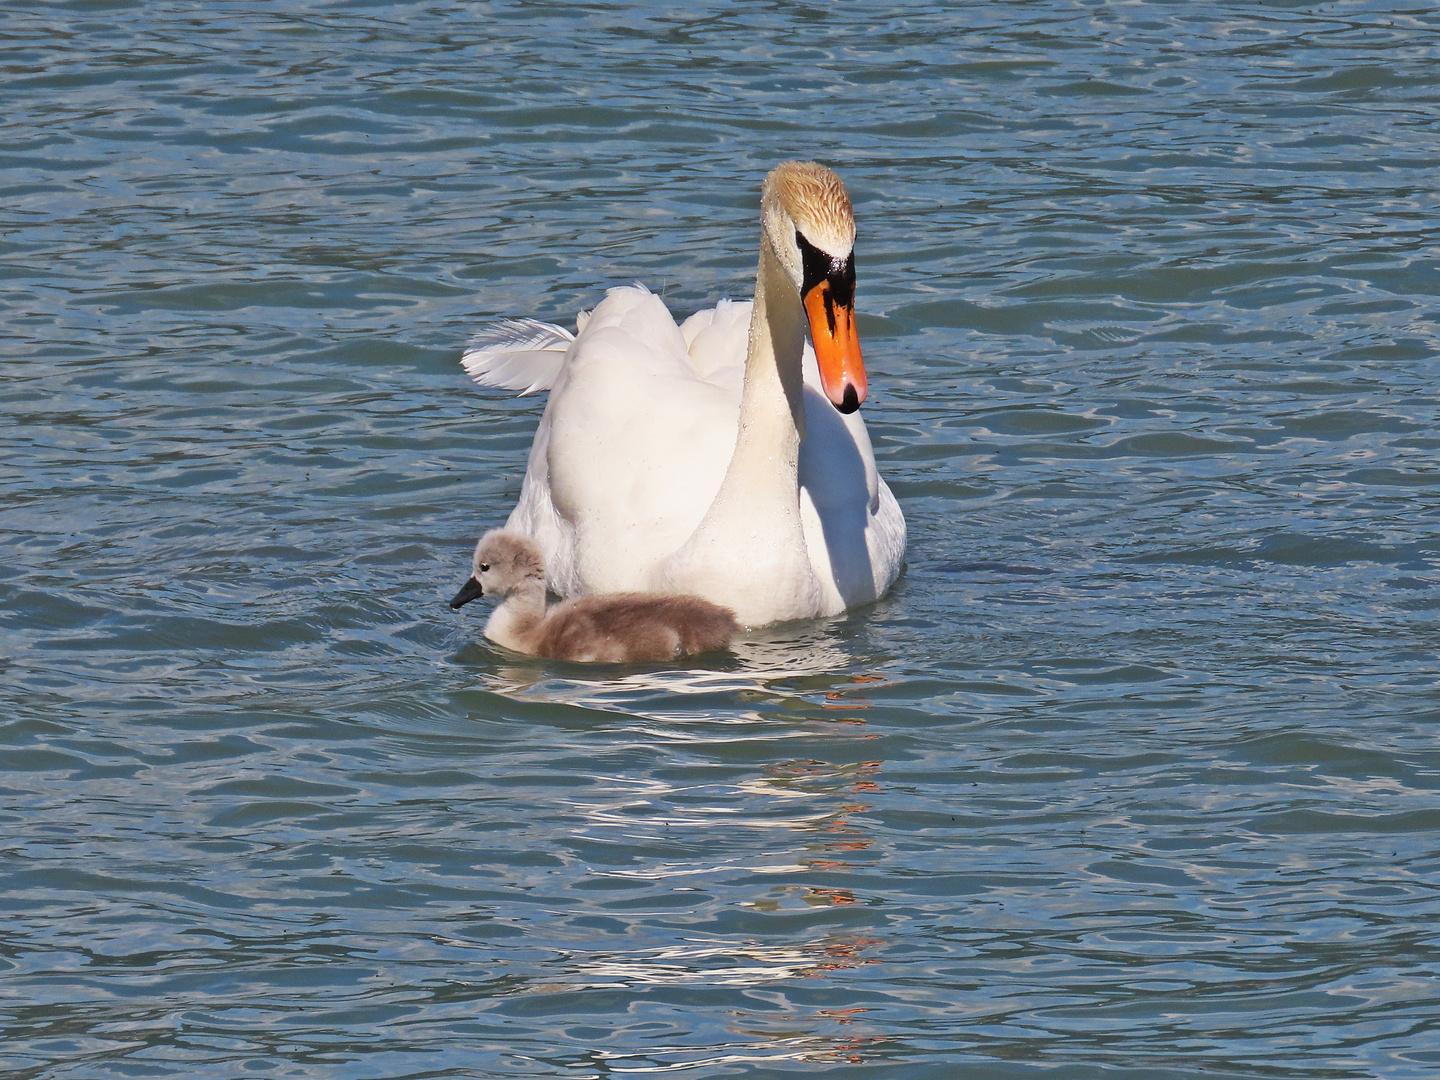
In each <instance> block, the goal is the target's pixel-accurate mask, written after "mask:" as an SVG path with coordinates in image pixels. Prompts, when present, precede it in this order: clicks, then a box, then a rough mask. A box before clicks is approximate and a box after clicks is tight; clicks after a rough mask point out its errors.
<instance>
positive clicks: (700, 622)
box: [450, 530, 740, 664]
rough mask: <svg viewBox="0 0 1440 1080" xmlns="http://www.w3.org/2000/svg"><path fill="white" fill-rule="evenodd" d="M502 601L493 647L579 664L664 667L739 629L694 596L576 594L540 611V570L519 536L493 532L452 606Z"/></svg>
mask: <svg viewBox="0 0 1440 1080" xmlns="http://www.w3.org/2000/svg"><path fill="white" fill-rule="evenodd" d="M477 596H494V597H497V598H498V599H499V600H500V601H501V603H500V606H499V607H497V608H496V609H495V611H494V613H493V614H492V615H491V616H490V618H489V620H488V621H487V622H486V624H485V636H486V637H487V638H489V639H490V640H491V641H493V642H495V643H496V644H497V645H503V646H505V648H507V649H514V650H515V651H516V652H523V653H529V654H530V655H531V656H544V657H549V658H550V659H553V660H574V661H578V662H580V663H612V664H616V663H663V662H665V661H668V660H675V659H678V658H679V657H682V656H690V655H694V654H697V653H705V652H713V651H715V650H717V649H723V648H725V647H726V646H728V645H729V644H730V642H731V640H732V639H733V638H734V637H735V635H736V634H737V633H739V631H740V626H739V624H738V623H736V621H735V616H734V614H732V613H731V612H730V611H729V610H727V609H726V608H723V607H721V606H720V605H718V604H712V603H710V601H708V600H702V599H701V598H700V597H698V596H667V595H663V594H658V593H619V594H614V595H608V596H581V597H577V598H575V599H573V600H566V601H564V602H563V603H561V604H558V605H556V606H555V607H554V608H551V609H550V610H549V611H548V612H547V611H546V610H545V564H544V562H543V560H542V558H541V555H540V552H539V550H538V549H537V548H536V546H535V545H534V543H533V542H532V541H530V540H529V539H528V538H526V537H523V536H520V535H519V534H517V533H506V532H501V531H499V530H492V531H491V532H488V533H486V534H485V535H484V536H482V537H481V538H480V543H479V544H477V545H476V547H475V557H474V562H473V564H472V566H471V574H470V579H469V580H468V581H466V582H465V585H464V586H463V587H462V588H461V590H460V591H459V592H458V593H456V594H455V598H454V599H453V600H451V601H450V606H451V607H452V608H459V607H462V606H464V605H465V604H467V603H469V602H470V601H471V600H473V599H475V597H477Z"/></svg>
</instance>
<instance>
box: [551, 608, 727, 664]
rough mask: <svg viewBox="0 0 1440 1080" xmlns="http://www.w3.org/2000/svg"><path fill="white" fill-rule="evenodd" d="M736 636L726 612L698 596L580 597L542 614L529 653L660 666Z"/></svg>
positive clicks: (720, 645) (722, 644) (710, 649)
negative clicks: (532, 648)
mask: <svg viewBox="0 0 1440 1080" xmlns="http://www.w3.org/2000/svg"><path fill="white" fill-rule="evenodd" d="M739 632H740V625H739V623H737V622H736V621H735V616H734V614H733V613H732V612H731V611H730V610H729V609H728V608H723V607H721V606H720V605H719V604H712V603H711V602H710V601H708V600H702V599H701V598H700V597H698V596H664V595H659V594H655V593H615V594H611V595H607V596H582V597H579V598H577V599H574V600H567V601H565V602H564V603H562V604H558V605H557V606H555V607H554V608H552V609H551V610H550V611H549V612H548V613H547V614H546V616H545V621H544V623H542V624H541V626H540V628H539V631H538V633H537V636H536V638H535V644H534V652H535V655H537V656H545V657H549V658H551V659H555V660H578V661H582V662H596V661H599V662H602V663H662V662H664V661H667V660H674V659H676V658H677V657H681V656H691V655H696V654H699V653H707V652H714V651H716V650H717V649H723V648H726V647H727V646H728V645H729V644H730V642H731V641H732V640H733V639H734V637H735V635H736V634H738V633H739Z"/></svg>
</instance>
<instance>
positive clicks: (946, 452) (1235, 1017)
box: [0, 0, 1440, 1080]
mask: <svg viewBox="0 0 1440 1080" xmlns="http://www.w3.org/2000/svg"><path fill="white" fill-rule="evenodd" d="M0 41H3V43H4V49H3V59H0V64H3V71H4V81H3V83H0V102H3V106H4V107H3V109H0V132H3V139H0V189H3V190H0V194H3V198H0V222H3V229H0V304H3V319H4V342H3V345H0V353H3V356H4V375H5V377H4V379H3V381H0V412H3V421H0V439H3V454H4V460H5V463H6V465H5V468H4V469H3V470H0V509H3V522H4V528H3V531H0V545H3V547H0V635H3V638H0V673H3V679H0V687H3V697H0V706H3V707H0V909H3V912H4V916H3V920H0V1072H5V1073H6V1074H7V1075H11V1076H15V1077H17V1078H20V1077H24V1078H42V1077H43V1078H47V1080H49V1078H56V1080H58V1078H64V1080H79V1078H102V1077H104V1078H111V1077H114V1078H120V1077H166V1076H177V1077H179V1076H183V1077H193V1076H203V1077H207V1078H210V1077H216V1078H229V1077H234V1078H241V1077H300V1076H304V1077H335V1078H372V1077H373V1078H386V1080H394V1078H403V1077H415V1078H419V1077H447V1078H448V1077H512V1076H513V1077H566V1078H573V1080H583V1078H611V1077H620V1076H629V1075H637V1074H641V1075H643V1074H672V1073H673V1074H684V1075H692V1076H717V1077H719V1076H747V1077H751V1076H754V1077H767V1076H780V1075H814V1076H823V1077H826V1078H848V1077H859V1076H862V1075H863V1076H864V1077H866V1078H867V1080H868V1078H872V1077H883V1078H885V1080H915V1078H922V1077H923V1078H929V1077H956V1076H963V1077H966V1078H974V1080H1028V1078H1035V1077H1041V1076H1048V1077H1057V1078H1061V1077H1063V1078H1064V1080H1076V1078H1079V1080H1087V1078H1090V1080H1099V1078H1115V1080H1148V1078H1156V1080H1170V1078H1181V1080H1183V1078H1192V1077H1193V1078H1199V1077H1205V1078H1207V1080H1213V1078H1242V1077H1243V1078H1261V1077H1264V1078H1267V1080H1277V1078H1278V1080H1284V1078H1294V1080H1315V1078H1327V1080H1348V1078H1384V1080H1406V1078H1411V1077H1414V1078H1420V1077H1429V1076H1431V1075H1433V1074H1434V1070H1435V1069H1436V1068H1437V1066H1440V985H1437V965H1440V932H1437V929H1436V928H1437V926H1440V663H1437V648H1440V468H1437V463H1436V451H1437V449H1440V430H1437V422H1436V421H1437V414H1440V270H1437V265H1440V262H1437V246H1436V236H1437V229H1440V197H1437V190H1440V169H1437V164H1436V163H1437V143H1436V131H1437V122H1440V81H1437V79H1436V74H1435V73H1436V70H1437V69H1436V64H1437V61H1440V13H1437V12H1436V11H1435V10H1434V9H1432V8H1430V7H1429V6H1427V5H1419V4H1412V5H1391V4H1367V3H1328V4H1299V3H1291V2H1271V3H1258V2H1251V3H1239V2H1223V3H1214V4H1203V5H1202V4H1186V3H1144V4H1120V3H1117V4H1104V3H1066V2H1061V0H1034V2H1015V3H998V2H985V3H980V2H973V3H954V4H946V5H940V4H920V3H910V2H905V0H900V2H897V3H894V4H890V5H887V6H885V7H884V9H883V10H881V9H879V8H876V7H875V6H873V5H860V4H845V3H829V4H816V3H797V4H784V5H781V4H769V3H758V2H737V3H698V4H689V5H684V6H681V7H678V8H677V7H675V6H673V5H660V4H624V3H611V2H598V0H597V2H595V3H588V4H584V5H571V4H554V3H465V4H439V3H437V4H403V3H396V2H390V0H374V2H369V3H318V2H301V3H292V4H284V5H279V4H276V5H265V4H249V3H210V4H203V5H202V4H194V3H181V2H176V0H158V2H151V3H139V2H132V0H90V2H81V0H76V2H69V3H39V2H33V0H21V2H19V3H16V4H12V5H9V6H7V9H6V11H5V12H4V13H3V14H0ZM792 157H800V158H810V159H815V160H819V161H822V162H824V163H826V164H828V165H830V166H832V167H833V168H835V169H836V170H837V171H838V172H839V173H840V174H841V175H842V176H843V177H844V179H845V182H846V183H847V185H848V186H849V189H850V193H851V195H852V197H853V199H854V202H855V206H856V213H857V217H858V222H859V239H858V241H857V268H858V287H857V301H858V307H859V310H860V316H859V329H860V334H861V338H862V342H863V345H864V349H865V357H866V361H867V366H868V369H869V374H870V397H869V399H868V401H867V402H866V404H865V407H864V410H863V414H864V416H865V417H866V420H867V423H868V424H869V429H870V432H871V436H872V438H873V440H874V443H875V447H876V454H877V458H878V460H879V464H880V469H881V471H882V474H883V475H884V476H885V477H886V478H887V479H888V481H889V483H890V484H891V486H892V488H893V490H894V492H895V494H896V496H897V497H898V499H899V501H900V504H901V506H902V507H903V509H904V512H905V515H906V518H907V521H908V524H909V536H910V540H909V553H908V565H907V568H906V571H905V573H904V575H903V576H902V578H901V580H900V582H899V583H898V584H897V586H896V588H895V589H894V590H893V592H892V593H891V594H890V595H888V596H887V597H885V598H884V599H883V600H881V601H880V602H879V603H877V604H874V605H873V606H870V607H868V608H862V609H859V610H854V611H852V612H849V613H847V614H846V615H845V616H843V617H839V618H835V619H831V620H827V621H823V622H818V623H807V624H800V625H788V626H782V627H777V628H772V629H770V630H767V631H764V632H762V633H757V634H754V635H752V636H751V637H750V638H749V639H747V640H746V641H745V642H743V643H742V644H741V645H740V646H739V647H738V648H737V649H736V651H735V654H734V655H733V656H730V657H726V656H720V657H715V658H706V659H705V660H704V661H703V662H700V663H698V664H694V663H692V664H685V663H677V664H673V665H669V666H665V667H662V668H660V669H653V668H633V667H632V668H615V667H583V666H578V665H567V664H562V663H555V662H548V661H538V660H526V659H523V658H519V657H517V656H515V655H513V654H508V653H505V652H504V651H503V650H500V649H498V648H496V647H494V646H492V645H490V644H489V643H488V642H486V641H485V640H484V639H483V637H482V636H481V633H480V629H481V626H482V625H483V615H484V612H483V611H482V610H479V609H481V608H483V607H484V606H485V605H482V604H476V605H472V606H470V607H467V608H466V609H464V610H463V611H461V612H452V611H451V610H450V609H449V608H448V606H447V603H446V601H447V600H448V599H449V597H450V596H451V594H452V593H454V591H455V589H456V588H457V587H458V586H459V585H460V583H461V582H462V581H463V580H464V578H465V576H466V575H467V574H468V572H469V557H470V551H471V548H472V547H473V545H474V543H475V539H476V537H477V536H478V535H479V534H480V533H481V532H482V531H483V530H485V529H487V528H490V527H493V526H495V525H498V524H500V523H501V522H503V520H504V518H505V516H506V515H507V514H508V513H509V510H510V508H511V506H512V505H513V504H514V501H515V498H516V495H517V493H518V491H519V485H520V478H521V475H522V473H523V470H524V464H525V456H526V453H527V449H528V447H529V444H530V439H531V436H532V434H533V432H534V429H535V425H536V422H537V419H538V417H539V415H540V411H541V409H542V408H543V405H544V399H543V395H535V396H529V397H517V396H513V395H511V394H508V393H505V392H498V391H493V390H484V389H481V388H479V387H476V386H475V385H473V384H472V383H471V382H470V381H469V380H468V379H467V378H466V377H465V374H464V372H463V371H462V370H461V368H460V365H459V357H460V351H461V348H462V346H463V343H464V341H465V339H466V337H467V336H468V335H469V334H470V333H471V332H472V331H474V330H475V329H476V328H478V327H479V326H481V325H483V324H484V323H485V322H486V321H487V320H489V319H492V318H494V317H513V316H533V317H536V318H540V319H544V320H547V321H550V322H554V323H560V324H562V325H566V326H573V325H574V317H575V313H576V312H577V311H578V310H580V309H583V308H589V307H592V306H593V305H594V304H595V303H596V302H597V301H598V300H599V298H600V297H601V296H602V295H603V291H604V289H605V288H607V287H610V286H614V285H622V284H628V283H630V282H632V281H636V280H639V281H643V282H645V283H647V284H648V285H649V286H650V287H651V288H652V289H654V290H655V291H656V292H657V293H660V294H661V295H662V296H663V298H664V300H665V302H666V303H667V304H668V305H669V307H670V308H671V310H672V312H674V313H675V314H676V316H677V317H683V316H686V315H689V314H690V313H691V312H693V311H695V310H697V309H698V308H701V307H705V306H709V305H711V304H713V303H714V302H715V301H716V300H718V299H719V298H722V297H734V298H745V297H748V296H749V295H750V292H751V290H752V288H753V282H754V271H755V262H756V244H757V239H758V228H757V206H758V193H759V186H760V182H761V180H762V178H763V177H764V175H765V172H766V171H767V170H768V169H769V168H770V167H771V166H773V165H774V164H775V163H777V162H778V161H781V160H784V159H786V158H792Z"/></svg>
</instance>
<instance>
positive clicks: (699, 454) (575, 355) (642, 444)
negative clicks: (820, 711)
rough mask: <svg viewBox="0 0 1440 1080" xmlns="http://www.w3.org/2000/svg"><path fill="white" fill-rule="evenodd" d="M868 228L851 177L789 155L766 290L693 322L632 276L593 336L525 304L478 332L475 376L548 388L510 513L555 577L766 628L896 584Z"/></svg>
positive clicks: (596, 315) (762, 274)
mask: <svg viewBox="0 0 1440 1080" xmlns="http://www.w3.org/2000/svg"><path fill="white" fill-rule="evenodd" d="M854 240H855V220H854V216H853V214H852V211H851V208H850V198H849V196H848V195H847V194H846V192H845V186H844V185H843V184H842V183H841V182H840V178H839V177H838V176H836V175H835V174H834V173H833V172H831V171H830V170H829V169H827V168H825V167H823V166H821V165H816V164H813V163H809V162H798V161H788V162H785V163H783V164H781V165H779V166H777V167H776V168H775V169H774V170H773V171H772V172H771V173H770V175H769V176H767V177H766V179H765V185H764V189H763V191H762V193H761V234H760V265H759V270H758V272H757V274H756V279H755V300H754V302H753V304H745V303H730V302H729V301H723V300H722V301H721V302H720V304H719V305H718V306H716V307H715V308H712V309H707V310H704V311H699V312H696V313H695V314H694V315H692V316H691V317H690V318H689V319H686V320H685V323H684V325H683V326H676V325H675V320H674V319H673V318H672V317H671V315H670V313H669V312H668V311H667V310H666V309H665V305H664V304H663V303H662V302H661V301H660V300H659V298H657V297H656V296H654V295H653V294H651V293H650V292H649V291H648V290H646V289H645V288H643V287H640V286H635V287H626V288H618V289H611V290H610V291H609V292H608V293H607V295H606V297H605V299H604V300H603V301H602V302H601V303H600V304H599V306H598V307H596V308H595V310H594V311H593V312H590V313H588V314H586V313H584V312H582V313H581V314H580V316H579V317H578V319H577V325H576V331H577V334H576V335H571V334H570V333H569V332H568V331H566V330H563V329H561V328H560V327H557V326H549V325H547V324H545V323H539V322H535V321H533V320H523V321H519V322H511V323H505V324H502V325H501V326H499V327H498V328H496V329H493V330H490V331H487V332H484V333H481V334H479V335H477V336H476V337H475V338H473V339H472V340H471V342H470V344H469V346H468V348H467V351H466V353H465V357H464V360H463V363H464V365H465V370H466V371H468V372H469V373H470V375H471V376H472V377H473V378H475V380H476V381H477V382H480V383H482V384H484V385H487V386H502V387H506V388H509V389H512V390H520V391H522V392H526V393H528V392H530V391H533V390H539V389H548V390H549V391H550V400H549V402H548V403H547V405H546V408H545V415H544V416H543V417H542V419H541V421H540V426H539V429H538V430H537V431H536V433H535V442H534V445H533V446H532V447H531V450H530V460H529V465H528V467H527V469H526V473H525V480H524V483H523V485H522V486H521V489H520V501H519V503H518V505H516V507H515V509H514V511H513V512H512V513H511V515H510V519H509V522H508V523H507V526H506V527H507V528H508V529H510V530H513V531H516V532H520V533H522V534H524V535H527V536H529V537H531V538H532V539H533V540H534V541H535V542H536V544H537V545H538V546H539V548H540V551H541V553H542V555H543V557H544V560H545V565H546V566H547V567H548V575H549V584H550V587H551V588H552V589H554V591H555V592H556V593H558V594H560V595H562V596H573V595H578V594H584V593H607V592H627V591H659V592H669V593H693V594H696V595H698V596H702V597H704V598H706V599H708V600H711V601H714V602H715V603H717V604H722V605H724V606H726V607H728V608H730V609H731V610H733V611H734V612H735V613H736V615H737V616H738V617H739V619H740V621H741V622H742V623H745V624H747V625H749V626H762V625H764V624H766V623H772V622H778V621H781V620H786V619H802V618H814V617H816V616H822V615H834V614H838V613H839V612H841V611H844V610H845V609H846V608H848V607H851V606H853V605H855V604H860V603H864V602H866V601H870V600H874V599H876V598H878V597H879V596H880V595H882V594H883V593H884V592H885V590H886V589H888V588H889V587H890V585H891V584H892V583H893V582H894V580H895V577H896V575H897V574H898V573H899V572H900V567H901V563H902V562H903V560H904V556H905V519H904V517H903V516H902V515H901V513H900V507H899V505H898V504H897V503H896V501H895V497H894V496H893V495H892V494H891V493H890V489H889V488H888V487H887V486H886V485H885V482H884V481H883V480H881V479H880V477H879V475H878V474H877V472H876V471H875V455H874V452H873V451H872V449H871V446H870V437H869V435H868V434H867V433H866V431H865V423H864V421H863V420H861V419H860V417H859V414H858V413H857V412H856V410H857V409H858V408H859V406H860V403H861V402H862V401H864V400H865V392H866V377H865V368H864V365H863V363H862V361H861V355H860V345H859V339H858V338H857V336H856V333H855V321H854V319H855V316H854V302H853V301H854V285H855V260H854ZM807 316H808V322H809V326H810V333H811V337H812V338H813V340H814V342H815V349H814V350H812V349H811V348H810V347H809V346H808V344H807V343H806V341H805V324H806V321H807ZM817 353H818V358H817ZM837 410H838V411H837Z"/></svg>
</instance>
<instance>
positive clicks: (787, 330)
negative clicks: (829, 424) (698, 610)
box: [657, 230, 820, 626]
mask: <svg viewBox="0 0 1440 1080" xmlns="http://www.w3.org/2000/svg"><path fill="white" fill-rule="evenodd" d="M804 349H805V314H804V311H803V309H802V308H801V306H800V297H799V295H798V294H797V292H796V290H795V286H794V284H793V283H792V282H791V281H790V279H789V277H788V276H787V275H786V273H785V270H784V268H783V267H782V266H781V264H780V260H779V259H778V258H777V257H776V255H775V251H774V248H773V247H772V246H771V243H770V238H769V235H768V234H767V233H765V232H764V230H762V232H761V241H760V267H759V271H758V273H757V274H756V279H755V306H754V311H753V313H752V315H751V318H750V340H749V347H748V350H747V352H746V355H745V384H744V389H743V391H742V392H741V395H740V426H739V431H738V433H737V436H736V439H735V452H734V454H733V455H732V457H731V459H730V465H729V468H728V469H727V470H726V472H725V479H724V480H723V481H722V483H721V485H720V490H719V492H717V493H716V496H715V501H714V502H713V503H711V504H710V508H709V510H707V511H706V513H705V517H704V519H703V520H702V521H701V522H700V526H699V527H698V528H697V529H696V530H695V533H694V534H693V535H692V536H691V537H690V539H689V540H688V541H686V543H685V544H684V546H682V547H681V548H680V550H679V551H677V552H676V553H675V554H674V555H673V556H671V557H670V559H668V560H667V561H666V563H665V564H664V566H663V567H662V570H661V575H660V580H659V581H658V582H657V584H659V585H660V587H662V588H665V589H667V590H669V591H672V592H693V593H698V594H699V595H701V596H704V597H706V598H707V599H711V600H714V601H716V602H717V603H722V604H725V605H727V606H729V607H731V608H732V609H733V610H734V611H735V614H736V616H737V617H738V618H739V619H740V621H741V622H742V623H745V624H748V625H750V626H759V625H763V624H765V623H770V622H775V621H777V620H781V619H798V618H807V617H811V616H813V615H815V614H817V613H818V612H819V605H820V587H819V583H818V581H817V580H816V578H815V571H814V569H813V568H812V566H811V563H810V556H809V553H808V551H807V549H806V547H805V533H804V528H803V526H802V524H801V519H800V483H799V470H798V464H799V456H800V440H801V439H802V438H804V434H805V406H804V398H803V394H804V382H803V379H802V375H801V359H802V356H803V354H804Z"/></svg>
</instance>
